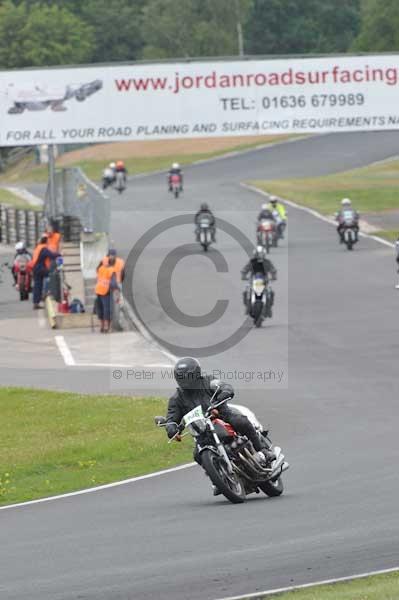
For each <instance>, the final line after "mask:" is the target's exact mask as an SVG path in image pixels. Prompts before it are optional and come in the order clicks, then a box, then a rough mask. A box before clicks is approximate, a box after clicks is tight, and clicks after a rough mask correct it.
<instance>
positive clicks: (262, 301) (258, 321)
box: [244, 273, 273, 327]
mask: <svg viewBox="0 0 399 600" xmlns="http://www.w3.org/2000/svg"><path fill="white" fill-rule="evenodd" d="M244 294H245V297H246V307H247V314H249V315H250V317H252V319H253V321H254V325H255V327H261V326H262V323H263V320H264V319H265V318H271V317H272V294H273V292H272V290H270V289H268V282H267V279H266V278H265V276H264V275H263V274H261V273H256V274H255V275H253V276H252V277H251V284H250V286H249V289H248V290H247V291H246V292H244Z"/></svg>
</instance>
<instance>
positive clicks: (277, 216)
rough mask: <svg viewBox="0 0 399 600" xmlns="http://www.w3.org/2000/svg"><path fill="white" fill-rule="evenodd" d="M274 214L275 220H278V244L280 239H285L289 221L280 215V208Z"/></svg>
mask: <svg viewBox="0 0 399 600" xmlns="http://www.w3.org/2000/svg"><path fill="white" fill-rule="evenodd" d="M272 214H273V217H274V220H275V222H276V229H277V236H276V246H277V243H278V240H283V239H284V231H285V228H286V226H287V223H286V222H285V220H284V219H283V218H282V217H281V216H280V213H279V212H278V210H274V211H273V213H272Z"/></svg>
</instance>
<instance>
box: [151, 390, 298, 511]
mask: <svg viewBox="0 0 399 600" xmlns="http://www.w3.org/2000/svg"><path fill="white" fill-rule="evenodd" d="M216 393H217V391H216V392H215V394H216ZM215 394H214V396H213V397H212V398H211V406H210V408H208V410H207V411H206V412H205V413H204V412H203V409H202V407H201V405H199V406H197V407H196V408H194V409H193V410H191V411H190V412H188V413H187V414H186V415H185V416H184V417H183V420H182V422H181V423H180V424H179V423H176V425H177V426H178V427H179V434H176V435H180V433H181V432H182V431H183V429H184V428H185V427H186V428H187V429H188V430H189V433H191V435H192V436H193V438H194V443H195V457H196V460H197V462H198V463H199V464H200V465H201V467H202V468H203V469H204V471H205V473H206V474H207V475H208V477H209V479H210V480H211V481H212V483H213V484H214V486H215V487H216V488H217V490H218V491H219V492H221V493H222V494H223V495H224V496H225V497H226V498H227V499H228V500H230V502H232V503H233V504H239V503H242V502H244V501H245V498H246V496H247V495H248V494H252V493H257V494H258V493H259V491H262V492H263V493H264V494H266V495H267V496H280V495H281V494H282V493H283V490H284V486H283V482H282V479H281V475H282V473H283V471H286V470H287V469H288V467H289V464H288V463H287V462H286V461H285V457H284V454H283V453H282V452H281V448H280V447H279V446H275V447H274V448H273V450H274V454H275V456H276V458H275V460H273V462H272V463H271V464H270V465H268V466H267V465H260V464H259V462H258V461H257V459H256V456H255V455H256V452H255V450H254V447H253V445H252V443H251V442H250V441H249V440H248V438H247V437H246V436H243V435H239V434H238V433H237V432H236V431H235V430H234V428H233V427H232V426H231V425H230V424H229V423H226V422H225V421H223V419H221V418H220V416H219V411H218V408H220V407H221V405H222V404H224V403H225V402H226V401H227V400H223V401H221V402H219V403H218V402H217V401H214V397H215ZM229 406H230V407H231V408H234V409H235V410H237V411H239V412H241V413H242V414H243V415H245V416H246V417H247V418H248V419H249V420H250V421H251V423H252V424H253V426H254V427H255V429H256V431H257V432H258V435H259V438H260V439H261V440H263V443H264V445H265V447H266V446H267V447H270V445H271V441H270V439H269V437H268V431H265V430H264V429H263V427H262V425H261V424H260V423H259V421H258V419H257V418H256V416H255V415H254V413H253V412H252V411H251V410H249V409H248V408H247V407H245V406H240V405H237V404H230V405H229ZM155 424H156V425H157V426H158V427H164V426H165V425H166V419H165V418H164V417H155ZM184 435H186V433H184V434H182V435H181V437H183V436H184ZM174 437H176V436H174ZM172 439H173V438H172ZM170 441H172V440H170Z"/></svg>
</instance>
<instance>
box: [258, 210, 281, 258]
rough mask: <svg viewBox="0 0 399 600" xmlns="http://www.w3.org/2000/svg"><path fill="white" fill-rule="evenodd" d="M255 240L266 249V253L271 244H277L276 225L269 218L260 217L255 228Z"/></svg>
mask: <svg viewBox="0 0 399 600" xmlns="http://www.w3.org/2000/svg"><path fill="white" fill-rule="evenodd" d="M256 240H257V243H258V244H259V245H260V246H263V247H264V248H265V249H266V252H267V254H269V252H270V248H271V246H277V232H276V225H275V223H274V221H272V220H271V219H262V220H261V221H260V222H259V223H258V227H257V230H256Z"/></svg>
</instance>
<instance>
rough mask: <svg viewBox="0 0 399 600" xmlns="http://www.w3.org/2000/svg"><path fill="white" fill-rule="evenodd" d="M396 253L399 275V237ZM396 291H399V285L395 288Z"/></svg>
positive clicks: (396, 243)
mask: <svg viewBox="0 0 399 600" xmlns="http://www.w3.org/2000/svg"><path fill="white" fill-rule="evenodd" d="M395 252H396V264H397V265H398V273H399V236H398V239H397V240H396V242H395ZM395 287H396V289H399V284H398V285H396V286H395Z"/></svg>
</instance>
